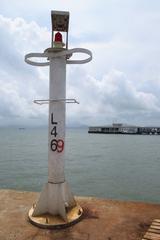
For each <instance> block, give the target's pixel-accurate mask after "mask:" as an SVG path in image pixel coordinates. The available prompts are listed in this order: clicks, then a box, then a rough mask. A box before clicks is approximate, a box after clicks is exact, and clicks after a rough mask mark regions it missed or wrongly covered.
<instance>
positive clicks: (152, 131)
mask: <svg viewBox="0 0 160 240" xmlns="http://www.w3.org/2000/svg"><path fill="white" fill-rule="evenodd" d="M88 133H102V134H139V135H160V127H157V126H146V127H145V126H143V127H142V126H134V125H127V124H122V123H113V124H112V125H104V126H91V127H89V129H88Z"/></svg>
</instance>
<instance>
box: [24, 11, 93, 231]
mask: <svg viewBox="0 0 160 240" xmlns="http://www.w3.org/2000/svg"><path fill="white" fill-rule="evenodd" d="M51 19H52V40H51V48H47V49H46V50H45V51H44V53H29V54H27V55H26V56H25V62H26V63H28V64H31V65H34V66H49V71H50V77H49V99H47V100H35V101H34V102H35V103H38V104H45V103H48V104H49V123H48V125H49V126H48V182H47V183H46V184H45V186H44V188H43V190H42V192H41V194H40V197H39V199H38V201H37V203H36V204H34V205H33V207H32V208H31V209H30V211H29V220H30V221H31V222H32V223H33V224H35V225H37V226H39V227H42V228H60V227H66V226H68V225H71V224H73V223H76V222H77V221H78V220H80V218H81V216H82V213H83V210H82V208H81V207H80V206H79V205H78V204H77V203H76V201H75V199H74V196H73V195H72V193H71V190H70V187H69V185H68V183H67V182H66V180H65V175H64V160H65V119H66V116H65V115H66V103H78V102H77V101H76V100H75V99H66V64H83V63H87V62H89V61H91V60H92V53H91V52H90V51H89V50H87V49H83V48H75V49H70V50H69V49H68V26H69V12H61V11H51ZM61 32H63V35H64V34H66V43H65V44H64V43H63V41H62V34H61ZM74 53H84V54H87V55H88V56H87V58H86V59H83V60H71V59H70V58H71V57H72V55H73V54H74ZM33 58H34V59H35V58H46V59H47V61H45V62H39V61H35V60H34V59H33Z"/></svg>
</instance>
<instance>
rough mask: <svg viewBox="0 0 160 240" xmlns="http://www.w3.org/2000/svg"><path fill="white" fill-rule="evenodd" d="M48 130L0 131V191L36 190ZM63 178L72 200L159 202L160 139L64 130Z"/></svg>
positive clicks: (44, 159)
mask: <svg viewBox="0 0 160 240" xmlns="http://www.w3.org/2000/svg"><path fill="white" fill-rule="evenodd" d="M47 152H48V133H47V128H41V129H40V128H39V129H33V128H32V129H27V128H26V129H18V128H1V129H0V188H7V189H17V190H25V191H41V189H42V187H43V185H44V184H45V183H46V182H47V174H48V169H47V168H48V153H47ZM65 165H66V167H65V175H66V179H67V181H68V182H69V183H70V185H71V189H72V191H73V193H74V194H75V195H83V196H95V197H102V198H110V199H120V200H135V201H136V200H137V201H147V202H160V136H158V135H154V136H153V135H152V136H150V135H107V134H88V132H87V129H67V132H66V158H65Z"/></svg>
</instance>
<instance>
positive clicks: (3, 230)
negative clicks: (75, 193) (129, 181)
mask: <svg viewBox="0 0 160 240" xmlns="http://www.w3.org/2000/svg"><path fill="white" fill-rule="evenodd" d="M38 195H39V194H38V193H34V192H22V191H21V192H20V191H14V190H0V240H141V239H142V237H143V235H144V233H145V232H146V231H147V229H148V227H149V225H150V224H151V222H152V221H153V219H155V218H160V205H159V204H149V203H140V202H124V201H115V200H105V199H98V198H91V197H77V198H76V199H77V202H78V203H79V204H80V205H81V206H82V208H83V209H84V215H83V219H82V221H80V222H79V223H77V224H76V225H73V226H71V227H69V228H66V229H61V230H47V229H40V228H37V227H35V226H33V225H32V224H31V223H30V222H29V221H28V218H27V215H28V210H29V209H30V207H31V206H32V205H33V203H34V202H36V200H37V198H38Z"/></svg>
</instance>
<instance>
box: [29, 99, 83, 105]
mask: <svg viewBox="0 0 160 240" xmlns="http://www.w3.org/2000/svg"><path fill="white" fill-rule="evenodd" d="M33 102H34V103H36V104H39V105H42V104H48V103H50V102H53V103H57V102H65V103H77V104H79V102H78V101H77V100H76V99H73V98H67V99H63V98H61V99H46V100H45V99H37V100H34V101H33Z"/></svg>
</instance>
